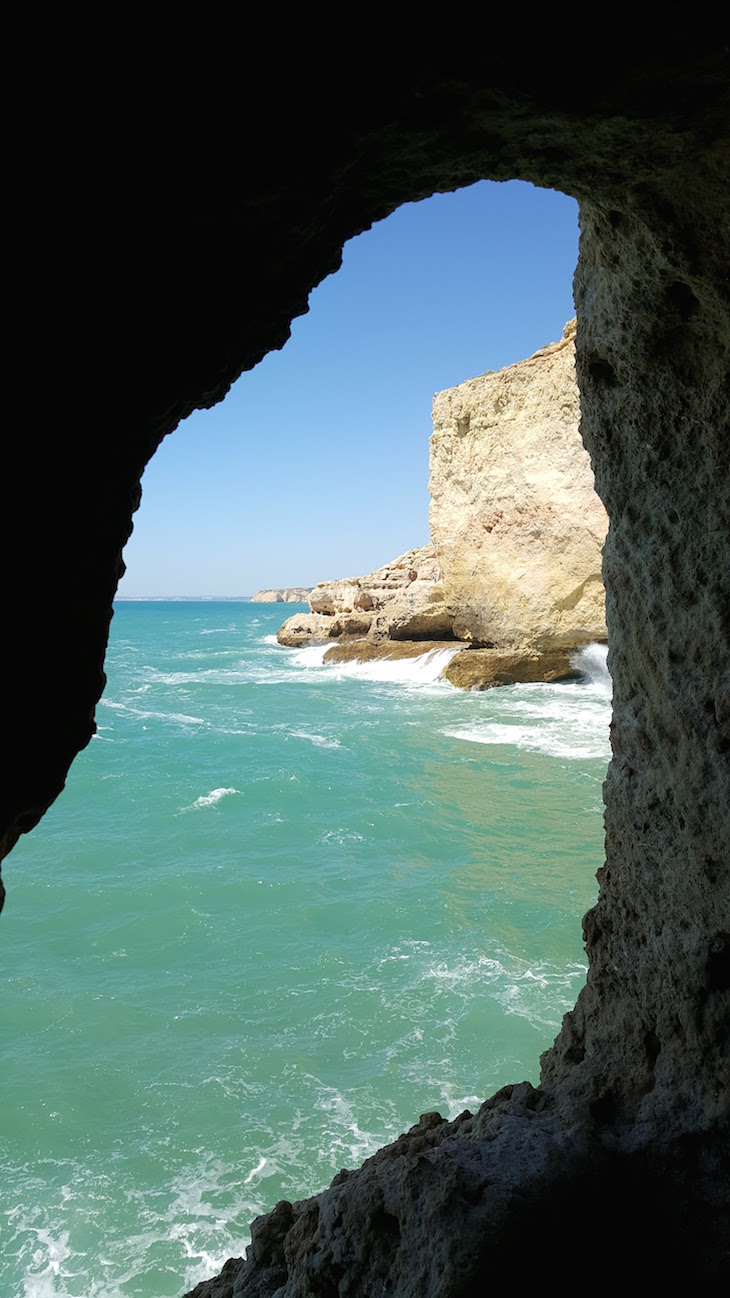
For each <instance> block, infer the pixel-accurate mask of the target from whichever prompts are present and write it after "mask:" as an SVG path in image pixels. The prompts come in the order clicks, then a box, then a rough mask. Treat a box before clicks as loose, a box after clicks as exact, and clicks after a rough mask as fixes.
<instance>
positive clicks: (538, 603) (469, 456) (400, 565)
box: [277, 321, 607, 689]
mask: <svg viewBox="0 0 730 1298" xmlns="http://www.w3.org/2000/svg"><path fill="white" fill-rule="evenodd" d="M579 425H580V402H579V398H578V388H577V384H576V378H575V321H570V322H569V323H568V324H567V325H566V326H565V330H564V332H563V336H562V338H561V339H560V340H559V341H558V342H555V343H551V344H550V345H549V346H548V347H544V348H542V349H541V350H540V351H538V352H536V353H535V355H534V356H531V357H529V359H527V360H524V361H520V362H518V363H517V364H516V365H510V366H508V367H507V368H506V369H503V370H499V371H497V372H492V373H487V374H483V375H482V376H481V377H480V378H476V379H470V380H468V381H467V382H466V383H462V384H460V385H459V386H458V387H456V388H451V389H449V390H448V391H445V392H440V393H437V394H436V396H435V397H434V403H433V435H432V437H431V448H430V482H429V489H430V493H431V508H430V528H431V541H430V544H428V545H426V546H422V547H421V548H419V549H413V550H408V551H406V553H405V554H402V555H399V556H398V558H397V559H394V560H393V561H392V562H391V563H389V564H385V565H384V566H383V567H381V568H377V569H376V570H375V571H374V572H371V573H369V574H368V575H367V576H364V577H348V578H344V579H342V580H339V581H324V582H320V583H319V585H317V586H315V587H314V588H313V590H312V591H311V592H310V593H308V595H307V596H306V598H308V601H309V607H310V612H309V613H297V614H295V615H294V616H293V617H291V618H288V619H287V621H286V622H285V623H284V625H283V626H282V627H281V629H280V630H279V633H278V637H277V638H278V640H279V643H280V644H282V645H285V646H288V647H291V648H301V647H303V646H305V645H324V644H330V643H331V644H332V648H331V649H330V650H328V652H327V653H326V654H325V656H324V661H325V662H328V663H335V662H342V661H345V660H353V659H354V660H359V661H370V660H372V659H373V658H395V657H412V656H415V655H416V654H421V653H425V652H427V647H428V648H439V649H442V648H446V647H452V648H453V647H454V642H457V643H460V644H461V645H463V649H462V650H461V651H460V652H459V653H457V654H455V655H454V656H453V657H452V658H451V660H450V662H449V664H448V666H447V667H446V668H445V669H444V673H443V675H444V677H445V678H446V679H447V680H449V681H451V683H452V684H454V685H457V686H459V687H460V688H463V689H487V688H489V687H491V686H493V685H506V684H512V683H515V682H525V681H552V680H558V679H564V678H567V677H570V676H571V675H574V674H575V673H574V670H573V668H572V666H571V661H570V659H571V654H572V653H574V652H575V651H576V650H577V649H580V648H581V647H582V646H584V645H586V644H588V643H590V642H591V641H595V640H605V638H606V624H605V597H604V590H603V582H602V579H601V554H602V547H603V542H604V540H605V535H606V529H607V518H606V512H605V510H604V508H603V505H602V504H601V502H600V500H599V499H598V496H597V495H596V493H595V490H594V486H593V473H592V470H591V465H590V460H589V457H588V453H587V451H586V450H585V447H584V446H583V442H582V440H581V436H580V427H579Z"/></svg>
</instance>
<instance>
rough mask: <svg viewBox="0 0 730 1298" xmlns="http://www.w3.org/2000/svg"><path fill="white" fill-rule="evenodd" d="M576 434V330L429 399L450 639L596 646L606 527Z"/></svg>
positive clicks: (436, 537)
mask: <svg viewBox="0 0 730 1298" xmlns="http://www.w3.org/2000/svg"><path fill="white" fill-rule="evenodd" d="M579 424H580V402H579V397H578V387H577V384H576V378H575V321H571V322H570V324H568V325H566V327H565V331H564V333H563V337H562V339H561V340H560V341H559V342H556V343H552V344H551V345H550V346H549V347H544V348H543V349H542V350H541V351H539V352H536V353H535V355H534V356H531V357H530V358H529V360H525V361H520V362H519V363H518V364H516V365H510V366H509V367H508V368H507V369H504V370H500V371H499V372H497V373H490V374H484V375H482V377H481V378H476V379H470V380H469V381H468V382H466V383H461V384H460V385H459V386H458V387H456V388H451V389H449V390H448V391H446V392H440V393H437V395H436V397H435V398H434V403H433V425H434V431H433V436H432V438H431V478H430V484H429V486H430V491H431V510H430V523H431V538H432V541H433V544H434V546H435V549H436V552H437V554H438V558H439V563H440V565H441V571H442V576H443V582H444V593H445V597H446V599H447V600H448V602H449V604H450V605H451V606H452V607H453V609H454V611H455V617H454V634H455V635H456V636H457V637H458V638H459V639H463V640H469V641H471V642H472V643H474V644H476V645H486V646H489V645H495V646H500V647H507V646H522V647H530V648H533V649H538V650H545V649H554V648H560V647H576V646H579V645H582V644H587V643H588V642H589V641H591V640H602V639H605V637H606V621H605V601H604V593H603V583H602V580H601V550H602V547H603V543H604V540H605V536H606V528H607V525H608V520H607V517H606V511H605V509H604V507H603V505H602V504H601V502H600V500H599V499H598V497H597V495H596V493H595V491H594V487H593V474H592V472H591V466H590V461H589V458H588V454H587V452H586V450H585V448H584V446H583V442H582V440H581V436H580V431H579Z"/></svg>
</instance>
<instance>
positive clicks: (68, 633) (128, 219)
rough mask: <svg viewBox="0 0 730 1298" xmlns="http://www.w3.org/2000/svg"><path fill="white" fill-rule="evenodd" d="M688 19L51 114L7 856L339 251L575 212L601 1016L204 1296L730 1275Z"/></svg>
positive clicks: (711, 69)
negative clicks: (602, 626) (392, 237)
mask: <svg viewBox="0 0 730 1298" xmlns="http://www.w3.org/2000/svg"><path fill="white" fill-rule="evenodd" d="M682 12H683V16H682V21H681V22H679V21H678V20H677V19H676V18H675V17H673V15H672V10H671V7H670V10H669V12H668V13H663V14H662V19H661V22H658V23H657V24H656V25H655V26H654V29H653V31H652V40H651V45H650V46H648V45H647V46H645V45H644V44H643V43H642V41H641V40H640V39H639V38H638V36H635V34H634V33H633V32H631V33H629V32H627V31H626V30H625V29H624V28H623V26H622V25H621V24H618V23H616V24H613V25H612V22H611V21H607V22H606V23H604V24H603V26H602V29H601V31H600V33H599V35H598V38H597V40H596V41H595V42H594V45H593V46H592V47H591V48H590V49H588V48H587V49H586V50H585V51H584V52H583V54H582V55H581V57H578V58H576V57H574V52H573V51H571V50H570V48H569V44H570V43H569V42H567V41H565V40H564V34H563V33H562V32H561V34H560V40H561V44H560V46H559V48H555V49H553V48H548V47H546V44H545V41H544V39H543V36H542V34H541V33H540V32H539V30H538V29H537V28H534V29H533V28H530V27H529V26H528V25H527V24H522V25H521V27H520V30H519V33H518V34H517V36H516V38H515V39H513V40H512V42H511V43H510V44H507V43H505V42H504V41H501V40H499V39H495V40H493V41H490V42H488V43H486V46H485V48H486V49H487V52H486V53H484V54H474V55H471V56H469V57H466V58H463V59H461V58H460V59H459V60H457V61H455V63H454V64H453V70H449V71H445V69H444V61H443V53H442V51H441V50H438V51H436V52H434V54H433V55H432V56H431V57H430V60H429V59H426V60H424V59H419V58H416V57H414V58H413V60H412V61H409V60H403V59H402V58H400V59H399V58H397V57H396V56H392V57H385V56H378V57H375V58H373V59H370V60H366V59H365V58H363V59H362V64H360V63H358V62H357V61H356V60H354V59H353V60H348V59H346V58H342V59H332V58H331V57H330V54H329V52H327V56H326V57H325V53H324V52H323V51H320V50H311V51H310V50H307V49H306V48H303V47H302V45H301V44H300V45H299V46H298V48H297V49H296V51H295V52H292V53H291V54H287V53H286V51H285V50H283V51H282V50H281V49H280V47H279V43H277V48H276V55H275V59H273V58H272V61H271V66H269V61H268V60H267V59H262V60H261V61H260V65H259V61H258V60H257V59H252V60H250V61H249V63H250V66H249V65H247V66H245V67H243V68H242V69H241V70H239V74H238V75H237V76H236V77H231V78H230V79H226V77H225V76H220V77H219V79H218V85H219V89H218V91H217V93H216V95H215V96H214V97H212V98H210V97H207V98H206V97H205V96H204V95H203V94H200V93H196V92H195V89H194V88H193V82H194V74H193V73H191V74H190V77H186V75H185V73H184V71H182V70H180V69H179V67H178V65H177V62H176V61H175V59H174V58H172V57H171V59H170V66H171V69H172V71H174V74H175V77H176V78H177V79H176V80H174V81H173V77H172V75H170V76H169V78H167V77H166V73H165V71H164V70H159V71H157V73H156V76H155V79H154V86H153V89H154V97H153V96H152V95H151V94H150V95H149V97H147V95H146V89H145V86H144V85H143V84H142V79H141V77H140V74H139V72H138V71H137V70H135V75H134V76H132V75H131V74H130V70H129V69H128V68H127V67H126V66H125V65H124V63H123V62H121V63H120V68H121V69H122V71H121V72H120V74H119V77H118V78H116V77H114V76H113V75H112V74H111V72H110V71H109V67H108V66H107V64H104V73H105V76H104V79H102V78H101V77H97V78H96V79H95V80H94V83H93V85H92V84H91V74H89V75H88V77H87V76H79V75H78V71H79V70H78V69H77V68H76V67H75V66H74V65H70V64H69V63H68V61H67V59H66V58H65V57H62V58H60V59H59V66H60V67H61V68H62V70H63V76H64V82H63V85H61V84H60V82H59V83H58V85H57V86H56V85H54V87H52V88H50V90H46V95H47V98H46V100H45V108H46V111H45V114H44V115H43V116H42V117H41V119H40V125H39V126H38V128H37V130H36V132H35V134H34V137H33V140H32V147H31V141H30V139H29V140H28V144H27V149H26V158H27V161H26V163H25V166H24V169H23V170H22V172H21V173H20V175H19V176H18V177H17V178H16V184H15V188H14V190H13V193H14V194H17V195H18V196H19V199H22V202H23V204H24V215H25V220H24V228H23V230H22V232H21V233H22V235H23V238H24V240H25V242H24V243H23V244H22V247H19V248H18V247H13V250H12V251H13V257H14V261H15V264H16V265H17V266H18V267H19V268H20V269H21V271H22V273H23V279H24V282H23V292H24V298H25V302H26V304H27V303H29V304H30V310H29V311H28V309H27V308H26V310H25V312H24V313H21V312H19V313H18V315H17V316H9V317H8V318H9V319H10V320H11V332H12V333H13V334H14V335H15V336H16V338H18V339H20V340H21V342H22V347H23V359H24V360H25V361H27V362H29V365H28V369H29V373H30V375H31V377H28V378H23V377H20V378H19V382H18V380H17V379H16V386H20V388H21V391H22V392H23V393H24V396H25V398H26V405H27V410H26V412H25V418H24V422H23V425H22V426H20V427H13V428H12V430H11V433H10V435H9V436H8V438H7V442H6V446H5V449H4V457H5V468H6V475H5V479H4V481H5V491H6V506H7V507H6V509H5V515H4V522H5V525H6V529H7V530H6V535H5V538H4V545H3V555H4V557H5V562H6V567H7V572H6V578H5V581H4V585H3V592H4V599H5V607H6V610H7V613H8V619H7V624H6V631H5V636H4V652H5V659H6V661H5V672H4V676H3V679H4V681H5V684H6V700H5V707H4V723H5V724H4V738H5V744H6V760H5V762H4V765H3V770H4V777H3V783H2V791H1V792H2V807H1V808H0V816H1V821H0V823H1V826H2V839H1V844H2V850H3V852H4V853H7V851H9V849H10V848H11V847H12V845H13V843H14V842H15V841H16V839H17V837H18V835H19V834H20V833H22V832H25V831H27V830H29V829H31V828H32V827H33V826H34V825H35V824H36V823H37V822H38V820H39V818H40V817H41V816H42V814H43V812H44V811H45V810H46V808H47V807H48V806H49V805H50V803H51V802H52V801H53V799H54V798H55V797H56V796H57V795H58V793H59V792H60V790H61V789H62V787H63V783H64V779H65V777H66V772H67V770H68V767H69V764H70V762H71V761H72V759H73V757H74V755H75V754H76V753H77V752H78V751H79V749H80V748H82V747H83V746H84V745H85V744H86V743H87V742H88V740H89V738H90V736H91V734H92V731H93V726H94V707H95V704H96V702H97V700H98V698H99V696H100V693H101V690H102V688H103V684H104V675H103V661H104V652H105V646H106V641H107V634H108V629H109V620H110V617H111V606H112V598H113V595H114V591H115V589H116V584H117V581H118V579H119V576H120V573H121V571H122V560H121V551H122V547H123V545H124V543H125V541H126V539H127V537H128V536H129V533H130V529H131V525H132V515H133V513H134V510H135V509H136V508H137V506H138V503H139V495H140V488H139V481H140V475H141V472H142V470H143V467H144V465H145V463H146V462H147V460H148V459H149V457H150V456H151V454H152V453H153V451H154V450H155V448H156V447H157V445H158V444H159V442H160V441H161V439H162V438H163V437H164V436H165V435H166V434H167V433H169V432H171V431H172V430H173V429H174V428H175V426H176V425H177V423H178V422H179V420H180V419H181V418H183V417H184V416H185V415H187V414H188V413H190V411H192V410H193V409H195V408H199V407H207V406H210V405H212V404H214V403H215V402H216V401H218V400H220V399H221V398H222V397H223V395H224V394H225V392H226V390H227V388H228V387H229V385H230V383H231V382H232V381H233V379H234V378H236V377H237V375H238V374H240V373H241V371H242V370H244V369H246V368H250V367H252V366H253V365H255V364H256V362H257V361H258V360H259V359H260V358H261V357H262V356H263V355H264V354H265V353H266V352H267V351H268V350H270V349H271V348H276V347H280V346H281V345H282V344H283V342H284V341H285V339H286V337H287V335H288V331H289V324H290V321H291V319H292V318H293V317H294V316H296V315H298V314H301V313H303V312H304V311H305V310H306V308H307V296H308V294H309V292H310V290H311V288H312V287H313V285H315V284H316V283H318V282H319V281H320V280H321V279H322V278H323V277H324V276H325V275H327V274H329V273H330V272H331V271H333V270H335V269H336V268H337V267H338V265H339V262H340V253H341V248H342V245H343V242H344V241H345V240H346V239H347V238H349V237H350V236H351V235H354V234H356V233H358V232H359V231H362V230H363V229H365V228H367V227H368V226H369V225H370V224H372V222H373V221H376V220H379V219H380V218H381V217H383V216H385V215H387V214H388V213H389V212H390V211H392V210H393V209H394V208H395V207H397V206H398V205H399V204H400V203H403V202H405V201H409V200H415V199H419V198H422V197H425V196H426V195H428V194H431V193H432V192H434V191H435V190H439V189H440V190H447V189H453V188H455V187H457V186H460V185H465V184H469V183H471V182H472V181H475V180H477V179H479V178H481V177H489V178H492V179H496V180H501V179H508V178H523V179H526V180H529V181H532V182H533V183H535V184H538V185H544V186H549V187H555V188H559V189H562V190H564V191H565V192H566V193H569V194H572V195H574V196H575V197H576V198H577V199H578V201H579V203H580V211H581V230H582V235H581V246H580V260H579V264H578V268H577V271H576V278H575V296H576V308H577V316H578V326H577V338H576V354H577V375H578V382H579V387H580V393H581V408H582V434H583V438H584V441H585V444H586V446H587V447H588V450H589V452H590V455H591V459H592V464H593V469H594V473H595V481H596V488H597V491H598V493H599V495H600V496H601V498H602V500H603V502H604V504H605V506H606V509H607V512H608V515H609V520H610V527H609V535H608V539H607V542H606V548H605V558H604V582H605V587H606V613H607V625H608V636H609V646H610V650H609V667H610V670H611V674H612V677H613V683H614V704H613V706H614V719H613V726H612V743H613V759H612V763H611V766H610V769H609V773H608V778H607V781H606V785H605V800H606V815H605V820H606V864H605V866H604V868H603V869H602V870H601V871H600V872H599V876H600V895H599V899H598V902H597V905H596V906H595V908H594V909H593V910H592V911H591V912H590V913H589V914H588V915H587V916H586V919H585V924H584V930H585V939H586V948H587V952H588V956H589V961H590V968H589V972H588V980H587V985H586V987H585V989H584V991H583V992H582V993H581V996H580V997H579V1000H578V1003H577V1005H576V1007H575V1009H574V1010H573V1011H572V1012H571V1013H570V1014H568V1015H567V1016H566V1019H565V1021H564V1025H563V1028H562V1030H561V1032H560V1034H559V1036H558V1038H557V1040H556V1042H555V1045H554V1046H553V1048H552V1049H551V1050H550V1051H548V1052H547V1053H546V1055H545V1056H544V1059H543V1072H542V1083H541V1087H540V1089H539V1090H538V1091H534V1090H533V1089H532V1087H530V1086H528V1085H527V1084H526V1083H525V1084H522V1085H520V1086H516V1087H514V1088H506V1089H505V1090H504V1091H502V1092H500V1093H499V1094H498V1095H497V1096H495V1097H493V1099H492V1100H489V1101H487V1103H486V1104H485V1105H484V1106H483V1107H482V1109H481V1110H480V1111H479V1113H478V1114H477V1115H476V1116H474V1117H471V1116H469V1115H462V1117H461V1118H460V1119H457V1120H456V1121H455V1122H448V1123H443V1122H439V1121H437V1120H435V1119H431V1118H429V1119H428V1120H427V1121H426V1122H425V1123H421V1124H419V1126H417V1127H416V1128H414V1129H413V1130H412V1131H411V1132H410V1133H409V1134H408V1135H407V1136H404V1137H401V1139H400V1140H398V1141H396V1142H395V1144H393V1145H391V1146H389V1147H388V1148H387V1149H385V1150H382V1151H381V1152H380V1153H379V1154H377V1155H376V1156H375V1157H374V1158H373V1159H370V1160H369V1161H368V1162H367V1163H366V1164H365V1165H364V1167H363V1168H362V1169H360V1170H359V1171H354V1172H352V1173H348V1174H341V1175H340V1176H339V1177H338V1178H336V1182H335V1184H334V1185H333V1186H332V1187H331V1188H330V1189H329V1190H326V1191H324V1192H323V1193H322V1194H321V1195H320V1196H318V1197H317V1198H315V1199H312V1200H308V1201H307V1202H305V1203H300V1204H294V1205H286V1206H285V1208H284V1209H282V1205H279V1208H278V1209H276V1210H275V1212H274V1214H273V1215H272V1216H270V1217H269V1218H268V1219H266V1220H265V1221H264V1222H263V1223H261V1222H259V1223H258V1224H257V1225H256V1227H255V1230H254V1239H253V1243H252V1246H251V1250H250V1251H249V1260H248V1261H247V1262H246V1263H244V1264H242V1266H241V1267H239V1266H237V1265H236V1264H230V1265H229V1267H228V1271H227V1274H226V1276H225V1278H222V1279H221V1281H220V1282H214V1284H213V1285H212V1286H209V1287H208V1288H207V1289H206V1287H205V1286H203V1287H202V1289H199V1290H198V1292H199V1293H200V1294H203V1293H210V1294H213V1293H215V1294H218V1295H221V1298H222V1296H223V1295H224V1294H233V1293H235V1294H236V1295H241V1296H243V1295H245V1296H247V1298H253V1295H256V1296H257V1298H263V1295H272V1294H273V1293H274V1292H276V1293H277V1295H278V1296H279V1298H284V1295H286V1298H293V1296H294V1295H305V1294H306V1295H315V1294H316V1295H322V1296H324V1295H328V1296H330V1295H335V1294H344V1293H347V1294H348V1295H350V1298H355V1295H363V1298H365V1296H366V1295H367V1298H372V1296H373V1295H374V1294H380V1293H383V1292H390V1293H393V1294H399V1295H403V1296H405V1295H416V1294H418V1295H433V1296H435V1295H440V1296H442V1298H446V1296H447V1295H448V1298H456V1296H457V1295H459V1296H460V1298H465V1296H466V1295H471V1294H474V1295H476V1294H481V1293H482V1292H484V1290H485V1287H486V1283H487V1278H489V1279H490V1280H493V1279H494V1277H495V1276H496V1277H502V1276H504V1274H505V1272H506V1273H507V1274H509V1276H510V1279H511V1280H512V1281H513V1282H514V1280H515V1277H516V1278H517V1279H518V1280H519V1281H521V1282H523V1283H527V1282H529V1283H530V1284H536V1283H541V1282H544V1280H545V1278H546V1277H548V1278H549V1277H552V1278H558V1277H559V1278H561V1279H564V1275H565V1271H566V1269H568V1268H569V1269H570V1273H571V1274H572V1275H573V1276H575V1277H576V1280H578V1276H580V1277H581V1281H583V1280H584V1278H585V1277H592V1275H593V1274H597V1275H598V1276H599V1277H600V1279H601V1281H608V1280H611V1281H613V1282H617V1281H619V1280H620V1281H622V1282H625V1280H626V1278H627V1275H629V1276H630V1277H631V1279H638V1280H641V1281H647V1280H651V1282H652V1284H654V1285H655V1284H656V1283H657V1282H658V1281H666V1280H667V1279H668V1278H672V1279H673V1280H674V1281H675V1282H676V1280H677V1279H678V1278H679V1279H682V1280H687V1279H688V1278H691V1279H692V1281H693V1282H694V1283H695V1285H697V1284H700V1283H702V1282H705V1281H707V1280H708V1279H709V1278H712V1279H716V1278H717V1277H719V1276H720V1275H721V1274H722V1273H723V1271H725V1270H726V1269H727V1263H728V1251H727V1250H728V1195H729V1191H728V1147H729V1140H728V1106H729V1103H730V1101H729V1096H728V1082H729V1078H730V1068H729V1067H728V1023H729V1022H730V1006H729V1000H730V976H729V975H728V969H729V967H730V956H729V952H730V936H729V934H730V920H729V918H728V910H729V904H728V889H729V888H730V870H729V868H728V863H729V861H730V732H729V730H728V715H729V711H730V710H729V709H728V704H727V698H728V688H729V684H730V679H729V675H728V672H729V668H728V640H729V628H728V608H729V607H730V589H729V582H730V553H729V545H728V537H730V490H729V489H728V481H729V480H730V437H729V436H728V427H727V424H728V395H729V392H728V387H729V385H728V358H729V357H730V285H729V280H728V267H727V249H728V246H729V245H730V238H729V234H730V231H729V230H728V198H727V194H728V184H727V178H728V174H729V172H730V165H729V163H730V153H729V149H728V140H729V136H730V128H729V125H728V89H727V87H728V54H727V48H726V46H725V45H724V44H723V41H722V37H721V35H719V34H718V32H716V30H715V29H714V26H713V27H711V28H710V29H707V31H706V32H705V30H703V26H702V24H701V23H700V22H696V23H695V22H693V18H692V15H691V14H689V15H687V14H686V13H685V12H684V11H682ZM675 32H676V35H675ZM474 45H475V46H478V45H479V41H478V40H475V42H474ZM491 51H494V53H492V52H491ZM264 65H266V66H264ZM191 78H192V80H191ZM195 84H197V83H195ZM56 89H57V90H58V93H57V94H56V93H55V90H56ZM187 89H189V93H186V90H187ZM132 105H133V108H134V116H132V111H131V110H132ZM137 124H138V125H137ZM485 237H487V235H486V234H485ZM485 309H488V303H485ZM12 377H13V379H15V378H16V376H15V374H13V375H12ZM11 872H12V859H11ZM267 1222H268V1224H267ZM500 1264H501V1265H500ZM497 1282H500V1281H499V1280H498V1281H497ZM591 1283H593V1280H592V1279H591Z"/></svg>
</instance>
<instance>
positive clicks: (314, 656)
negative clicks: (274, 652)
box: [290, 644, 332, 667]
mask: <svg viewBox="0 0 730 1298" xmlns="http://www.w3.org/2000/svg"><path fill="white" fill-rule="evenodd" d="M331 648H332V645H331V644H316V645H308V646H307V648H306V649H295V650H294V653H293V654H292V656H291V659H290V662H291V663H292V665H293V666H294V667H322V666H324V656H325V654H326V652H327V650H328V649H331Z"/></svg>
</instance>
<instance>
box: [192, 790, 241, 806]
mask: <svg viewBox="0 0 730 1298" xmlns="http://www.w3.org/2000/svg"><path fill="white" fill-rule="evenodd" d="M232 793H240V789H211V791H210V793H204V794H201V796H200V797H199V798H196V799H195V802H191V804H190V806H189V807H183V811H198V810H200V808H201V807H214V806H215V805H216V803H218V802H220V800H221V798H227V797H229V796H230V795H231V794H232Z"/></svg>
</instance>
